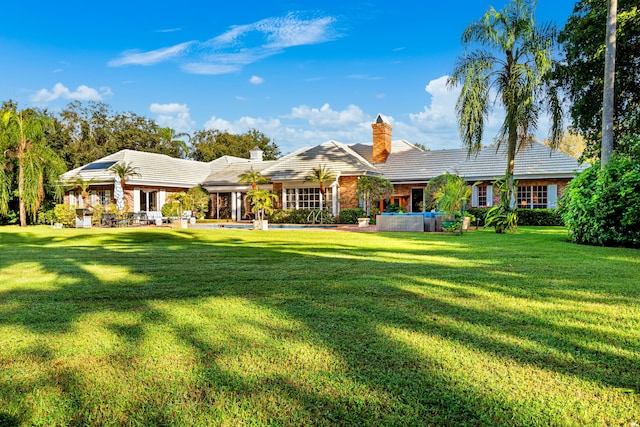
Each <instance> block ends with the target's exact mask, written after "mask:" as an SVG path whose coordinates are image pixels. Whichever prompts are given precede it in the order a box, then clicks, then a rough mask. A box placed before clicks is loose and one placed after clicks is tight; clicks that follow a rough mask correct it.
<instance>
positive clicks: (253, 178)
mask: <svg viewBox="0 0 640 427" xmlns="http://www.w3.org/2000/svg"><path fill="white" fill-rule="evenodd" d="M268 182H269V180H268V179H267V178H266V177H265V176H264V175H262V174H261V173H260V172H258V171H256V170H254V169H253V166H252V167H251V169H249V171H248V172H245V173H243V174H241V175H240V183H242V184H251V189H252V190H257V189H258V184H267V183H268Z"/></svg>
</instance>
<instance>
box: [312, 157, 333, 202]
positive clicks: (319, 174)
mask: <svg viewBox="0 0 640 427" xmlns="http://www.w3.org/2000/svg"><path fill="white" fill-rule="evenodd" d="M334 179H336V176H335V174H334V173H333V172H331V170H330V169H329V168H327V165H319V166H318V167H315V168H313V169H311V172H309V175H307V181H311V182H318V183H320V194H321V195H322V200H320V210H323V209H324V200H325V194H326V193H327V188H326V187H325V185H324V183H325V182H327V181H333V180H334Z"/></svg>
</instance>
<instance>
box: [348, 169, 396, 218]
mask: <svg viewBox="0 0 640 427" xmlns="http://www.w3.org/2000/svg"><path fill="white" fill-rule="evenodd" d="M356 194H357V196H358V198H359V199H361V200H363V201H364V210H365V212H366V213H367V215H373V212H374V209H377V208H376V206H375V205H376V203H378V202H379V201H380V200H389V198H390V197H391V196H392V195H393V184H392V183H391V181H389V180H388V179H385V178H381V177H377V176H361V177H360V178H358V185H357V187H356ZM376 212H377V210H376Z"/></svg>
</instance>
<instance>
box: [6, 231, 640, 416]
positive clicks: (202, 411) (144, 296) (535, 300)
mask: <svg viewBox="0 0 640 427" xmlns="http://www.w3.org/2000/svg"><path fill="white" fill-rule="evenodd" d="M632 423H638V424H640V252H639V251H637V250H631V249H619V248H599V247H586V246H578V245H574V244H570V243H568V242H566V241H565V231H564V230H563V229H557V228H526V227H523V228H521V229H520V231H519V233H518V234H516V235H496V234H495V233H492V232H490V231H488V230H487V231H483V230H480V231H477V232H470V233H467V234H465V235H464V236H457V235H430V234H391V233H388V234H376V233H349V232H326V231H286V230H273V231H267V232H258V231H251V230H169V229H113V230H100V229H91V230H75V229H63V230H53V229H50V228H48V227H41V228H27V229H19V228H14V227H0V426H12V425H46V426H54V425H65V426H66V425H184V426H191V425H229V426H235V425H249V426H260V425H278V426H287V425H290V426H302V425H327V426H333V425H348V426H364V425H400V426H405V425H420V426H422V425H441V426H452V425H456V426H461V425H487V426H496V425H521V426H535V425H540V426H549V425H580V426H585V425H589V426H590V425H597V426H600V425H620V426H629V425H632Z"/></svg>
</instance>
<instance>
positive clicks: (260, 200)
mask: <svg viewBox="0 0 640 427" xmlns="http://www.w3.org/2000/svg"><path fill="white" fill-rule="evenodd" d="M247 198H248V199H249V203H250V204H251V212H253V213H254V214H256V219H257V220H258V221H263V220H264V218H265V215H267V216H268V215H270V214H271V213H272V212H273V211H274V209H275V208H274V201H276V200H278V194H277V193H274V192H272V191H269V190H249V191H247Z"/></svg>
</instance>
